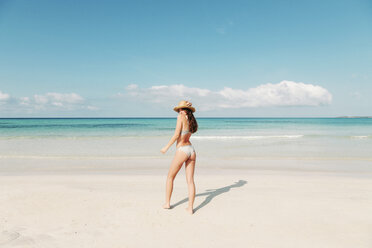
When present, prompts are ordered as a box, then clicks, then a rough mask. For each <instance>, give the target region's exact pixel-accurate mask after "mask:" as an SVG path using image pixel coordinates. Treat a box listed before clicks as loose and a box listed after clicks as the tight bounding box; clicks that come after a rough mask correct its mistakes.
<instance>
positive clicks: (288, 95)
mask: <svg viewBox="0 0 372 248" xmlns="http://www.w3.org/2000/svg"><path fill="white" fill-rule="evenodd" d="M126 90H127V95H129V96H132V97H135V98H136V99H137V100H140V101H147V102H153V103H164V104H175V103H177V102H178V101H179V100H181V99H185V100H190V101H193V102H194V103H195V105H196V104H197V106H198V107H199V109H200V110H205V111H206V110H213V109H216V108H252V107H272V106H321V105H328V104H330V103H331V102H332V95H331V94H330V93H329V92H328V90H327V89H325V88H323V87H321V86H318V85H313V84H305V83H301V82H299V83H297V82H293V81H286V80H284V81H282V82H280V83H277V84H271V83H268V84H263V85H259V86H257V87H255V88H250V89H247V90H242V89H233V88H230V87H225V88H224V89H222V90H217V91H213V90H209V89H202V88H192V87H187V86H185V85H183V84H175V85H159V86H152V87H150V88H140V87H139V86H138V85H135V87H134V86H133V85H132V86H131V87H127V88H126ZM122 96H126V95H125V94H123V95H122Z"/></svg>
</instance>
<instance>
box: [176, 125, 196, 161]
mask: <svg viewBox="0 0 372 248" xmlns="http://www.w3.org/2000/svg"><path fill="white" fill-rule="evenodd" d="M188 133H190V131H189V130H182V131H181V136H182V135H185V134H188ZM177 149H178V150H180V151H183V152H184V153H186V155H187V158H189V157H190V156H191V155H192V154H193V153H194V152H195V149H194V147H193V146H192V145H186V146H180V147H178V148H177Z"/></svg>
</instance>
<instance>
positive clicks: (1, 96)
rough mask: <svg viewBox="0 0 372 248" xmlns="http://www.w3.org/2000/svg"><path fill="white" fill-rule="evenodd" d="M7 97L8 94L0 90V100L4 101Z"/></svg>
mask: <svg viewBox="0 0 372 248" xmlns="http://www.w3.org/2000/svg"><path fill="white" fill-rule="evenodd" d="M9 98H10V96H9V94H6V93H3V92H1V91H0V101H4V102H5V101H7V100H9Z"/></svg>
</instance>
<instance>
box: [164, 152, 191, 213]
mask: <svg viewBox="0 0 372 248" xmlns="http://www.w3.org/2000/svg"><path fill="white" fill-rule="evenodd" d="M186 159H187V155H186V153H184V152H183V151H180V150H177V151H176V154H175V155H174V158H173V161H172V163H171V165H170V168H169V172H168V176H167V182H166V189H165V204H164V206H163V208H170V199H171V196H172V191H173V181H174V178H175V177H176V175H177V173H178V171H179V170H180V169H181V167H182V164H183V163H184V162H185V160H186Z"/></svg>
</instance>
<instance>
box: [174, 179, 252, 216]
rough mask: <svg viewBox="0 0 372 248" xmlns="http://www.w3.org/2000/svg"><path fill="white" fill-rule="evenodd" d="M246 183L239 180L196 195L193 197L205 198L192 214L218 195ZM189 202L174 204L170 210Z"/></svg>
mask: <svg viewBox="0 0 372 248" xmlns="http://www.w3.org/2000/svg"><path fill="white" fill-rule="evenodd" d="M246 183H247V181H245V180H239V181H238V182H236V183H234V184H231V185H229V186H225V187H223V188H218V189H207V190H206V191H207V192H205V193H200V194H196V195H195V197H198V196H205V195H206V196H207V197H206V198H205V200H204V201H203V202H202V203H200V205H199V206H197V207H196V208H194V213H195V212H196V211H198V210H199V209H201V208H202V207H204V206H205V205H207V204H208V203H210V202H211V201H212V199H213V198H215V197H216V196H218V195H220V194H223V193H226V192H228V191H230V189H232V188H237V187H242V186H243V185H244V184H246ZM188 200H189V198H188V197H187V198H185V199H183V200H181V201H179V202H177V203H175V204H173V205H172V208H174V207H177V206H178V205H180V204H182V203H185V202H187V201H188Z"/></svg>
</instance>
